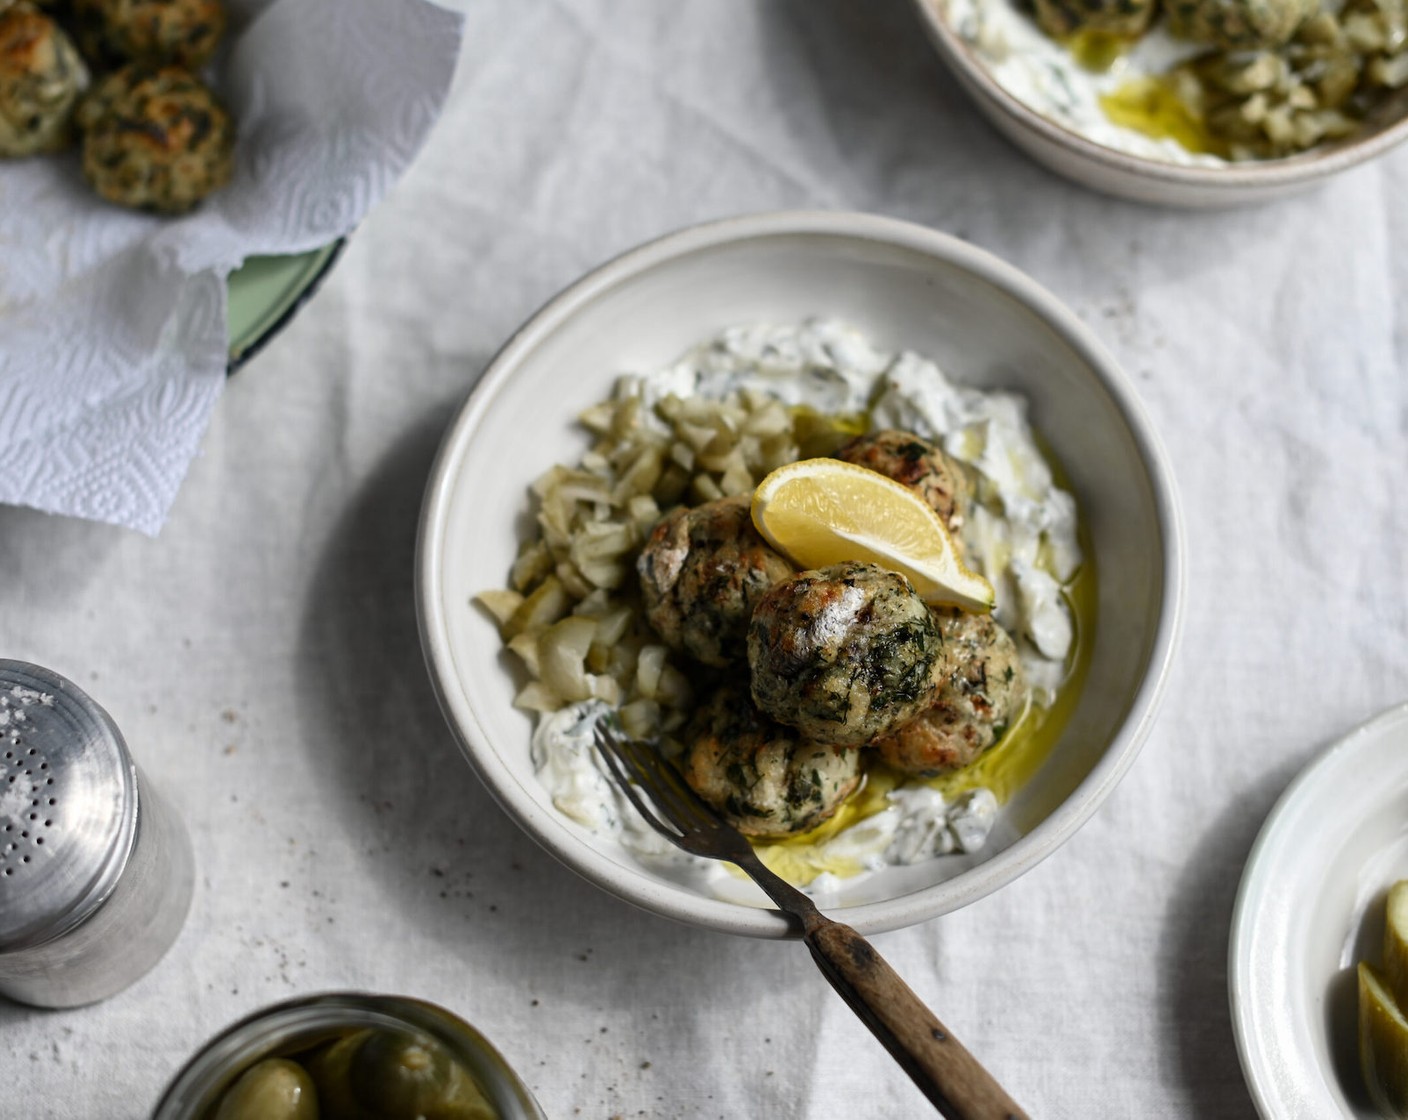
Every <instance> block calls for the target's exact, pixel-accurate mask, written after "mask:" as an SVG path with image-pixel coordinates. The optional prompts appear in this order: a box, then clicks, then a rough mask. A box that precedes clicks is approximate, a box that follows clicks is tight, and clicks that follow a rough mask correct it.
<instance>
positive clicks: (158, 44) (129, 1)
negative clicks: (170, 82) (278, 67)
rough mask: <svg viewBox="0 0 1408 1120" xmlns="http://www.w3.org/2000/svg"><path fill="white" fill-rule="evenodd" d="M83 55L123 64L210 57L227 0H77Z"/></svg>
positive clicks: (200, 62) (197, 62) (187, 62)
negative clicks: (225, 0) (224, 1)
mask: <svg viewBox="0 0 1408 1120" xmlns="http://www.w3.org/2000/svg"><path fill="white" fill-rule="evenodd" d="M73 14H74V21H75V25H76V33H77V35H78V41H79V44H80V45H81V46H82V48H83V53H84V54H86V55H87V56H88V57H89V58H91V59H94V60H95V61H97V60H101V61H103V62H105V63H110V64H112V65H117V66H120V65H122V64H123V63H126V62H141V63H144V64H146V65H147V66H168V65H176V66H184V67H186V68H187V69H189V70H195V69H198V68H199V67H201V66H204V65H205V63H206V62H208V61H209V60H210V56H211V55H213V54H214V53H215V48H216V47H217V46H218V45H219V43H220V38H221V36H222V35H224V33H225V5H224V3H223V0H74V5H73Z"/></svg>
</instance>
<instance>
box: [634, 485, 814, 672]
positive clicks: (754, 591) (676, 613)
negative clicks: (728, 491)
mask: <svg viewBox="0 0 1408 1120" xmlns="http://www.w3.org/2000/svg"><path fill="white" fill-rule="evenodd" d="M636 570H637V571H638V573H639V575H640V586H641V592H642V593H643V595H644V597H645V615H646V618H647V619H649V621H650V625H651V626H653V627H654V628H655V632H656V633H657V634H659V635H660V637H661V638H662V639H663V640H664V641H665V643H666V644H667V645H669V646H671V647H673V648H674V649H679V650H684V651H685V652H686V653H689V654H692V655H693V656H694V657H696V658H698V659H699V660H700V661H702V662H704V664H706V665H716V666H724V665H727V664H729V663H730V662H734V661H740V662H741V661H742V660H743V658H744V656H745V651H746V642H747V636H748V621H749V619H750V618H752V616H753V607H754V605H755V604H756V603H757V602H758V600H759V599H760V598H762V596H763V592H765V591H767V589H768V588H769V587H771V586H772V585H773V584H775V583H776V582H777V581H778V580H780V579H785V578H786V577H788V576H790V575H791V574H792V573H793V572H794V571H795V570H796V569H795V568H793V566H792V565H791V564H789V563H788V562H787V561H786V560H784V559H783V558H782V557H781V556H780V555H778V554H777V553H776V552H774V551H773V550H772V548H770V547H769V546H768V543H767V542H766V541H764V540H763V538H762V537H761V536H760V535H759V534H758V530H757V529H755V528H754V527H753V518H752V514H751V513H750V511H749V500H748V498H747V497H746V496H739V497H734V498H720V499H719V500H718V501H714V502H706V503H705V504H704V505H701V506H695V507H693V508H685V507H680V508H678V509H674V510H671V511H670V512H669V513H667V514H666V515H665V516H664V517H662V518H661V519H660V521H659V522H658V523H657V524H656V526H655V528H654V529H653V530H651V533H650V539H649V540H648V541H646V543H645V547H644V548H643V549H642V550H641V554H640V559H639V560H638V561H637V564H636Z"/></svg>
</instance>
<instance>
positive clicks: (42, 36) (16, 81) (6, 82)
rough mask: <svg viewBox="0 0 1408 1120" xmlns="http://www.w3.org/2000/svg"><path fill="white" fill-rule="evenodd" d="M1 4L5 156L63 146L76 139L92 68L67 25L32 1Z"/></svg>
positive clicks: (0, 152) (0, 128)
mask: <svg viewBox="0 0 1408 1120" xmlns="http://www.w3.org/2000/svg"><path fill="white" fill-rule="evenodd" d="M0 9H2V10H0V156H31V155H37V154H39V153H40V152H52V151H57V150H58V149H60V148H62V147H64V146H65V145H66V144H68V143H69V141H70V140H72V139H73V127H72V125H73V114H74V110H75V108H76V107H77V105H78V101H79V98H80V97H81V96H82V95H83V91H84V89H85V88H86V87H87V85H88V69H87V67H85V66H84V65H83V59H82V58H80V57H79V55H78V51H77V49H76V48H75V47H74V45H73V43H72V41H70V39H69V37H68V36H67V35H65V34H64V32H63V29H62V28H61V27H59V25H58V24H56V23H55V22H54V21H53V20H51V19H50V18H49V17H48V16H46V15H45V14H44V13H43V12H41V11H39V10H38V9H37V8H35V7H34V6H33V5H32V4H27V3H18V4H14V5H12V6H10V7H5V6H4V5H3V4H0Z"/></svg>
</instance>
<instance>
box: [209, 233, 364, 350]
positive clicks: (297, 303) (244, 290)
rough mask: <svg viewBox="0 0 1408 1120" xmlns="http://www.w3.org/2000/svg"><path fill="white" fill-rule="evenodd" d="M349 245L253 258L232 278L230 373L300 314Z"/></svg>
mask: <svg viewBox="0 0 1408 1120" xmlns="http://www.w3.org/2000/svg"><path fill="white" fill-rule="evenodd" d="M344 241H345V239H343V238H340V239H338V240H337V241H334V242H333V243H332V244H331V245H324V246H323V247H322V248H321V249H314V250H312V251H311V252H307V253H295V254H292V255H290V256H279V257H251V258H249V260H247V261H245V263H244V264H243V265H242V266H241V267H240V268H238V269H236V270H235V271H234V272H232V273H230V279H229V289H230V300H229V328H230V358H229V362H228V363H227V366H226V368H227V370H228V371H229V372H230V373H234V372H235V370H237V369H238V368H239V367H240V366H242V365H243V364H244V363H245V362H247V361H249V359H250V358H252V357H254V355H255V354H256V353H258V352H259V350H260V349H261V348H262V347H263V346H264V344H265V343H266V342H268V341H269V339H271V338H273V337H274V335H276V334H277V333H278V332H279V331H280V330H281V329H282V328H283V327H284V326H285V325H286V324H287V323H288V321H289V320H290V319H292V318H293V317H294V315H295V314H297V313H298V310H299V308H301V307H302V306H303V304H304V303H305V302H306V301H307V300H308V299H309V298H310V297H311V296H312V295H313V293H314V291H316V290H317V286H318V283H319V282H320V281H321V280H322V278H323V277H324V276H326V275H327V272H328V270H329V269H330V268H331V267H332V265H333V262H334V261H335V260H337V256H338V254H339V253H341V252H342V246H343V244H344Z"/></svg>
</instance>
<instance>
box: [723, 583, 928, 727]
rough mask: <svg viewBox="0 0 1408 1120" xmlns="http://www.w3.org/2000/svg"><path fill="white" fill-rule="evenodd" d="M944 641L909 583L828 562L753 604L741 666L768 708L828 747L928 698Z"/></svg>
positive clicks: (897, 719) (899, 717)
mask: <svg viewBox="0 0 1408 1120" xmlns="http://www.w3.org/2000/svg"><path fill="white" fill-rule="evenodd" d="M942 660H943V639H942V638H941V637H940V636H939V631H938V627H937V626H936V625H935V623H934V619H933V616H932V615H931V614H930V613H929V608H928V607H927V606H926V605H925V603H924V600H923V599H921V598H920V597H919V595H918V594H917V593H916V592H915V590H914V588H913V587H912V586H911V585H910V582H909V581H908V580H907V579H905V578H904V576H902V575H899V574H897V573H895V572H889V571H886V570H885V569H884V568H881V567H879V566H878V565H875V564H863V563H845V564H833V565H831V566H830V567H828V568H821V569H819V570H817V571H809V572H802V573H801V574H799V575H796V576H794V577H792V578H791V579H788V580H784V581H783V582H782V583H779V584H777V585H776V586H775V587H773V588H772V589H771V590H770V591H768V593H767V594H766V595H764V596H763V597H762V599H761V600H760V601H759V603H758V605H757V607H756V608H754V610H753V622H752V624H751V625H750V626H749V628H748V667H749V671H750V673H751V681H752V692H753V699H754V700H755V701H756V702H757V705H758V707H759V708H761V709H762V710H763V712H765V713H766V714H767V715H769V716H771V717H772V718H773V719H775V720H777V721H778V722H779V723H784V724H786V725H787V726H789V727H793V728H796V729H797V730H798V731H799V732H801V733H802V734H803V735H804V736H806V737H807V738H810V739H815V740H816V741H817V742H819V743H829V744H832V745H834V746H851V747H854V746H860V745H861V744H862V743H867V742H869V741H870V740H871V739H874V738H875V737H877V736H879V735H883V734H884V733H885V732H886V731H888V730H890V729H891V728H892V727H895V726H896V725H898V724H900V723H902V722H904V721H905V720H908V719H912V718H913V717H915V716H916V715H918V714H919V713H920V712H921V711H923V710H924V709H925V708H927V707H928V706H929V705H930V704H931V703H932V702H933V700H934V697H935V695H936V694H937V692H938V687H939V676H938V674H939V670H940V668H941V665H942Z"/></svg>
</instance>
